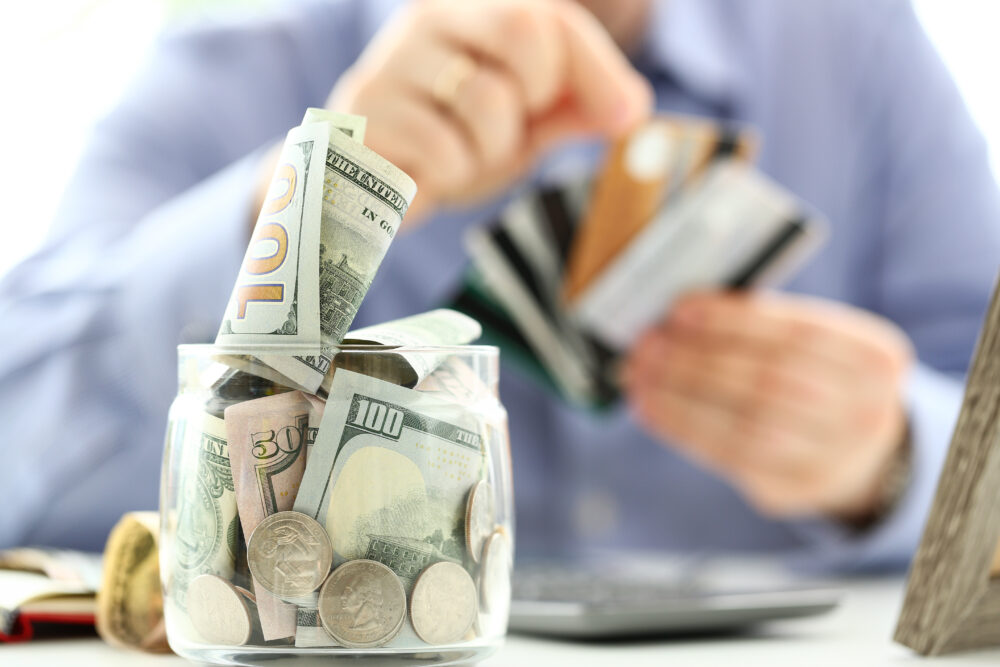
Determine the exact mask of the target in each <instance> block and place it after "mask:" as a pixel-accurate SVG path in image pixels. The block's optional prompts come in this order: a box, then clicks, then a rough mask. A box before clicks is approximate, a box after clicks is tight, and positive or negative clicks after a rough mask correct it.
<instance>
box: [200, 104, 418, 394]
mask: <svg viewBox="0 0 1000 667" xmlns="http://www.w3.org/2000/svg"><path fill="white" fill-rule="evenodd" d="M326 114H327V112H323V111H322V110H310V111H309V112H307V113H306V117H305V118H304V120H303V124H302V125H300V126H299V127H297V128H293V129H292V130H291V131H290V132H289V133H288V136H287V138H286V139H285V144H284V146H283V148H282V152H281V156H280V158H279V161H278V166H277V167H276V169H275V173H274V177H273V179H272V184H271V188H270V190H269V192H268V195H267V199H266V201H265V203H264V205H263V207H262V209H261V212H260V217H259V218H258V220H257V225H256V227H255V229H254V234H253V237H252V238H251V241H250V245H249V247H248V248H247V253H246V256H245V257H244V259H243V264H242V266H241V268H240V273H239V276H238V277H237V280H236V285H235V287H234V288H233V292H232V296H231V297H230V301H229V305H228V306H227V308H226V312H225V315H224V316H223V320H222V325H221V326H220V328H219V333H218V335H217V337H216V344H220V345H227V344H228V345H239V346H244V347H248V348H250V349H251V350H253V352H252V353H250V354H249V355H244V356H242V357H241V358H239V359H235V360H228V359H227V363H229V362H230V361H233V362H234V363H233V365H234V366H235V367H237V368H242V369H243V370H248V371H250V372H252V373H254V374H256V375H261V376H263V377H267V378H269V379H272V380H274V381H276V382H279V383H281V384H285V385H288V386H292V387H296V388H300V389H302V390H304V391H307V392H309V393H313V394H314V393H316V391H317V389H319V387H320V385H321V383H322V382H323V377H324V376H325V375H326V374H327V372H328V371H329V369H330V364H331V360H332V357H333V355H334V353H335V351H334V349H333V348H334V346H336V345H337V344H339V343H340V342H341V340H342V339H343V337H344V334H346V333H347V330H348V329H349V328H350V325H351V322H353V321H354V316H355V314H356V313H357V310H358V307H359V306H360V305H361V301H362V299H364V297H365V294H367V292H368V287H369V286H370V285H371V281H372V279H373V278H374V276H375V273H376V271H377V270H378V267H379V265H380V264H381V262H382V258H383V257H384V256H385V252H386V250H387V249H388V247H389V244H390V243H391V242H392V239H393V238H394V237H395V235H396V231H397V230H398V229H399V225H400V223H401V221H402V219H403V216H404V215H405V214H406V210H407V208H408V207H409V205H410V202H411V201H412V200H413V197H414V195H415V194H416V184H415V183H414V182H413V180H412V179H411V178H410V177H409V176H407V175H406V174H405V173H403V172H402V171H400V170H399V169H398V168H396V167H395V166H394V165H392V164H391V163H390V162H388V161H387V160H385V159H384V158H382V157H381V156H379V155H378V154H377V153H375V152H374V151H372V150H371V149H369V148H366V147H365V146H364V145H362V144H361V143H360V142H359V141H356V140H355V139H352V138H350V137H349V136H348V135H347V134H346V133H345V132H344V131H340V127H339V126H338V123H340V124H341V125H343V118H342V117H337V118H332V119H331V118H329V117H328V116H327V115H326ZM355 134H356V135H357V136H360V132H355ZM286 345H294V346H296V350H301V351H302V352H298V351H297V352H296V355H297V356H293V355H291V354H287V353H280V354H279V353H274V352H270V353H269V352H268V348H274V347H280V346H286ZM257 350H259V352H258V351H257Z"/></svg>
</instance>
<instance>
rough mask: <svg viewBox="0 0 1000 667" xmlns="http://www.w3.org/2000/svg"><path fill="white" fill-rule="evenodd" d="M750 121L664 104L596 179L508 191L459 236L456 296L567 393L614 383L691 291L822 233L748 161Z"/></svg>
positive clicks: (591, 396) (595, 393) (508, 350)
mask: <svg viewBox="0 0 1000 667" xmlns="http://www.w3.org/2000/svg"><path fill="white" fill-rule="evenodd" d="M756 147H757V140H756V135H755V133H754V132H753V131H752V130H750V129H748V128H745V127H735V126H728V125H722V124H719V123H716V122H714V121H709V120H705V119H700V118H694V117H688V116H658V117H656V118H654V119H653V120H651V121H649V122H648V123H646V124H644V125H643V126H641V127H639V128H637V129H635V130H634V131H632V132H631V133H629V134H628V135H627V136H625V137H623V138H621V139H620V140H618V141H616V142H615V143H614V144H613V145H611V146H610V147H609V149H608V152H607V156H606V158H605V160H604V163H603V165H602V166H601V168H600V169H599V170H598V173H597V176H596V178H595V179H594V180H593V181H592V182H591V181H581V182H576V183H569V184H565V185H562V186H559V187H551V186H550V187H546V188H543V189H541V190H535V191H533V192H531V193H530V194H528V195H525V196H523V197H521V198H519V199H516V200H514V201H513V202H512V203H510V204H509V205H508V206H507V207H506V208H505V209H504V210H503V211H502V212H501V214H500V216H499V218H498V219H497V220H496V221H495V222H494V223H493V224H491V225H487V226H485V227H477V228H474V229H472V230H471V231H470V232H469V234H468V237H467V239H466V244H467V247H468V251H469V256H470V267H469V270H468V273H467V274H466V278H465V281H464V284H463V286H462V288H461V290H460V291H459V293H458V294H457V296H456V297H455V299H454V303H453V306H454V307H456V308H457V309H459V310H462V311H464V312H466V313H467V314H469V315H471V316H473V317H475V318H476V319H478V320H479V321H480V322H481V323H482V324H483V327H484V342H489V343H492V344H496V345H499V346H500V347H501V348H502V349H503V351H504V355H505V356H506V357H507V358H509V359H513V360H514V362H515V364H516V365H519V366H521V367H522V368H525V369H527V370H528V371H529V372H531V373H532V374H533V375H535V376H536V377H537V378H538V379H539V380H540V381H542V382H544V383H545V384H547V385H549V386H551V387H552V388H553V389H554V390H555V391H557V392H558V393H560V394H561V395H562V396H564V397H565V398H566V399H567V400H569V401H570V402H572V403H575V404H580V405H585V406H590V407H602V406H607V405H609V404H611V403H613V402H614V401H615V399H616V397H617V396H618V389H617V382H616V376H617V369H618V368H619V364H618V361H619V360H620V358H621V357H622V355H623V354H625V353H626V352H627V351H628V349H629V348H630V347H631V345H632V344H633V343H634V342H635V341H636V339H638V337H639V336H640V335H642V333H643V332H644V331H645V330H646V329H648V328H649V327H651V326H653V325H655V324H656V323H657V322H658V321H660V320H662V319H663V318H664V317H666V315H667V314H668V312H669V310H670V307H671V304H672V303H673V301H674V300H675V299H676V298H677V297H678V296H680V295H681V294H683V293H684V292H686V291H689V290H693V289H706V288H728V289H744V288H748V287H754V286H774V285H776V284H778V283H779V282H780V281H781V280H783V279H784V278H786V277H787V276H789V275H790V274H791V272H792V271H793V270H794V269H795V268H797V267H798V266H800V265H801V263H802V262H803V261H804V260H805V259H806V258H807V257H808V256H809V255H811V254H812V253H813V252H814V251H815V250H816V249H817V248H818V247H819V245H820V244H821V243H822V241H823V240H824V239H825V237H826V233H827V228H828V227H827V225H826V224H825V222H823V221H822V220H820V219H819V218H818V217H817V216H816V215H815V214H813V213H812V212H811V211H810V209H809V207H808V206H807V205H806V204H804V203H803V202H801V201H800V200H798V199H797V198H796V197H794V196H793V195H792V194H790V193H789V192H788V191H786V190H785V189H784V188H782V187H781V186H780V185H778V184H777V183H775V182H774V181H772V180H771V179H769V178H767V177H766V176H764V175H763V174H762V173H761V172H760V171H758V170H757V169H756V168H755V167H754V166H753V164H752V160H753V157H754V155H755V153H756Z"/></svg>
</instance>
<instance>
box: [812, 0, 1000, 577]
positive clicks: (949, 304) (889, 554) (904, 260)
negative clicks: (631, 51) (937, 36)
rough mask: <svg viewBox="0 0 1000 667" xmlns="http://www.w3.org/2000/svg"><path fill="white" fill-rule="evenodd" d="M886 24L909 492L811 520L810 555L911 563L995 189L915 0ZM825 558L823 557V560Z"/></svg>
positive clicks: (883, 275)
mask: <svg viewBox="0 0 1000 667" xmlns="http://www.w3.org/2000/svg"><path fill="white" fill-rule="evenodd" d="M883 34H884V35H885V37H884V40H885V41H884V45H883V53H881V54H880V55H881V57H880V58H877V59H875V60H873V63H872V72H873V74H872V75H871V77H870V79H869V80H868V82H867V88H866V89H864V93H865V94H866V95H867V96H868V101H869V102H872V101H873V100H880V103H878V104H873V105H872V106H873V113H872V117H871V123H870V126H869V127H868V131H869V134H870V136H869V142H870V145H872V146H883V147H884V149H883V150H884V154H883V157H882V160H881V162H880V163H877V164H875V165H874V172H873V179H874V180H873V182H875V183H879V184H881V187H882V188H883V192H884V198H883V200H882V201H883V208H884V213H883V215H882V219H883V220H884V228H883V233H882V237H881V247H880V248H878V249H877V250H878V252H879V254H880V262H879V267H880V268H879V270H878V271H877V272H876V273H874V274H873V275H872V277H871V278H872V281H873V282H874V284H875V285H876V286H877V290H878V292H877V294H876V295H875V301H876V303H875V305H876V309H877V310H879V311H880V312H881V313H882V314H884V315H886V316H887V317H889V318H890V319H892V320H894V321H895V322H897V323H898V324H899V325H900V326H902V327H903V329H904V330H905V331H906V333H907V334H908V335H909V337H910V338H911V339H912V341H913V343H914V345H915V347H916V350H917V356H918V358H919V362H918V364H917V366H916V368H915V369H914V371H913V372H912V373H911V375H910V377H909V380H908V384H907V394H906V401H907V410H908V414H909V418H910V436H911V443H910V444H911V448H912V450H911V451H912V470H911V478H910V482H909V485H908V488H907V489H906V491H905V493H904V495H903V497H902V498H901V500H900V501H899V502H898V503H897V505H896V507H895V508H894V509H893V511H892V512H891V513H890V514H889V515H888V516H886V517H885V518H884V519H883V520H882V521H881V522H880V523H879V524H878V525H876V526H875V527H873V528H872V529H870V530H869V531H867V532H865V533H863V534H860V535H859V534H852V533H851V532H850V531H848V530H846V529H844V528H842V527H840V526H836V525H834V524H830V523H825V522H817V523H814V524H810V525H809V526H808V527H807V532H808V533H809V534H811V536H812V537H813V547H814V548H812V549H810V552H811V553H810V554H809V555H808V559H809V560H811V561H812V564H814V565H815V564H816V563H819V564H821V565H823V566H826V567H834V568H852V569H882V568H896V567H901V566H903V565H905V564H906V563H907V562H908V561H909V559H910V558H911V557H912V554H913V552H914V550H915V548H916V546H917V544H918V542H919V539H920V536H921V533H922V530H923V525H924V521H925V518H926V515H927V512H928V510H929V507H930V503H931V501H932V500H933V497H934V492H935V489H936V487H937V479H938V474H939V472H940V469H941V465H942V463H943V460H944V457H945V454H946V452H947V448H948V445H949V442H950V440H951V431H952V428H953V425H954V422H955V418H956V417H957V415H958V410H959V407H960V405H961V400H962V394H963V380H962V378H963V377H964V374H965V372H966V369H967V365H968V362H969V359H970V357H971V354H972V348H973V345H974V343H975V340H976V336H977V333H978V331H979V327H980V325H981V321H982V317H983V314H984V313H985V312H986V307H987V303H988V300H989V295H990V291H991V288H992V285H993V281H994V279H995V276H996V273H997V267H998V263H1000V194H998V189H997V184H996V181H995V180H994V177H993V175H992V172H991V170H990V165H989V159H988V153H987V148H986V144H985V141H984V140H983V137H982V136H981V134H980V132H979V131H978V129H977V128H976V127H975V124H974V122H973V121H972V118H971V117H970V116H969V114H968V112H967V110H966V108H965V106H964V103H963V101H962V99H961V96H960V94H959V92H958V90H957V89H956V87H955V85H954V83H953V81H952V80H951V78H950V76H949V74H948V72H947V71H946V69H945V67H944V65H943V63H942V62H941V61H940V59H939V57H938V55H937V54H936V52H935V51H934V49H933V47H932V46H931V44H930V43H929V41H928V40H927V38H926V36H925V35H924V33H923V31H922V29H921V26H920V25H919V21H918V20H917V17H916V16H915V15H914V13H913V10H912V8H911V7H910V5H909V3H899V4H898V6H897V8H896V11H895V12H894V13H893V14H892V15H891V16H890V20H889V22H888V23H887V24H886V26H885V28H884V31H883ZM817 556H818V558H817Z"/></svg>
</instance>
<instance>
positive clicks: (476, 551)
mask: <svg viewBox="0 0 1000 667" xmlns="http://www.w3.org/2000/svg"><path fill="white" fill-rule="evenodd" d="M494 523H495V522H494V519H493V487H492V486H490V483H489V482H487V481H486V480H480V481H479V482H477V483H476V484H475V485H473V487H472V489H470V490H469V500H468V502H466V505H465V546H466V547H467V548H468V549H469V555H470V556H472V560H473V561H474V562H476V563H478V562H479V558H480V556H481V555H482V553H483V545H485V544H486V538H488V537H489V536H490V533H492V532H493V525H494Z"/></svg>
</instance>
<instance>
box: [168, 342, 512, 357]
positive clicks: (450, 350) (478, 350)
mask: <svg viewBox="0 0 1000 667" xmlns="http://www.w3.org/2000/svg"><path fill="white" fill-rule="evenodd" d="M334 349H336V350H337V351H338V352H351V353H352V354H353V353H360V354H366V353H367V354H377V353H384V352H395V353H397V354H398V353H401V352H406V353H414V354H456V355H461V354H464V355H477V356H488V357H493V356H498V355H499V352H500V349H499V348H498V347H497V346H495V345H419V346H418V345H368V344H352V345H336V346H334ZM177 354H178V356H181V355H184V356H208V355H219V354H239V355H250V356H254V355H258V354H276V355H288V356H312V355H315V354H316V347H315V346H312V345H288V344H274V343H271V344H264V345H234V344H223V345H217V344H214V343H184V344H182V345H178V346H177Z"/></svg>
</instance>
